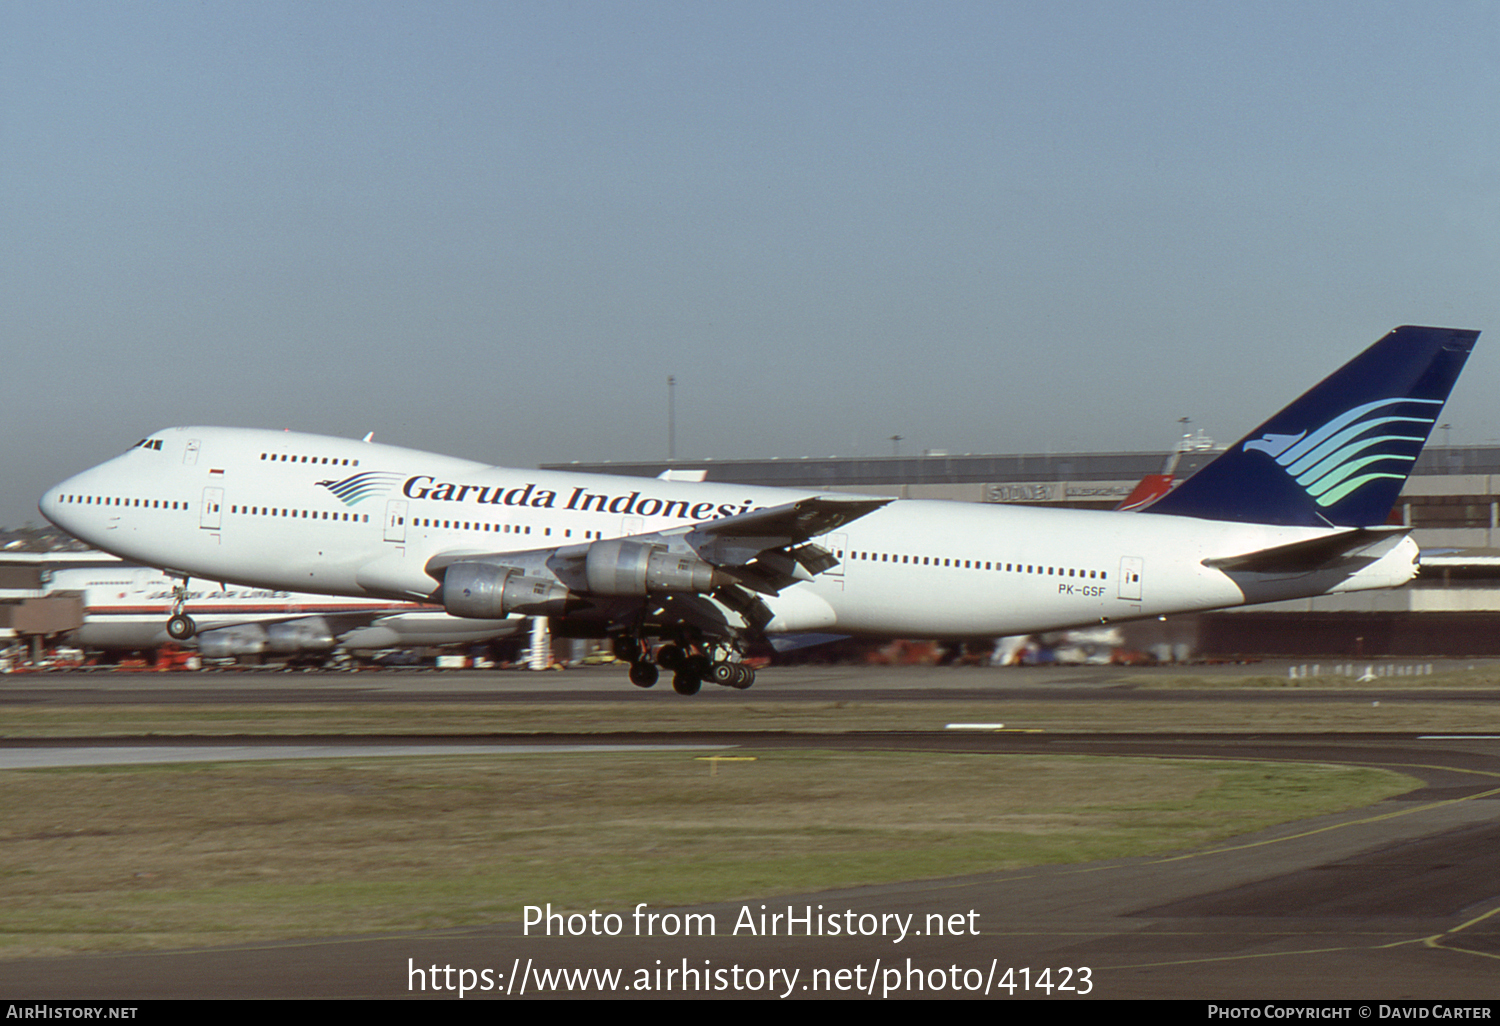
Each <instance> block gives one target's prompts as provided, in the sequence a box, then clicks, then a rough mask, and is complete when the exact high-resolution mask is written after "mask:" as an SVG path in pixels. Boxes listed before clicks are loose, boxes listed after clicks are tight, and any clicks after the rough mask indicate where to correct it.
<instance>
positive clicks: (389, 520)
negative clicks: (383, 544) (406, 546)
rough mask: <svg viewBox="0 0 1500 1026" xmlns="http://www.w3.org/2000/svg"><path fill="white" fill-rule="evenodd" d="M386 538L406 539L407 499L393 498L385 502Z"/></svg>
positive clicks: (394, 540) (389, 540)
mask: <svg viewBox="0 0 1500 1026" xmlns="http://www.w3.org/2000/svg"><path fill="white" fill-rule="evenodd" d="M385 540H386V541H388V542H404V541H406V500H405V499H392V500H390V501H389V502H387V503H386V504H385Z"/></svg>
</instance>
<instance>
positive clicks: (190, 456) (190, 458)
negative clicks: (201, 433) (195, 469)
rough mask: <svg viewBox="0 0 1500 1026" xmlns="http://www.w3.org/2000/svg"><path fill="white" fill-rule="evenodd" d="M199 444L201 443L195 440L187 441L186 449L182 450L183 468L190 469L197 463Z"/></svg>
mask: <svg viewBox="0 0 1500 1026" xmlns="http://www.w3.org/2000/svg"><path fill="white" fill-rule="evenodd" d="M200 444H201V443H200V442H199V441H198V439H196V438H190V439H188V444H187V447H186V448H185V449H183V450H182V464H183V466H186V467H191V466H192V465H193V464H195V463H197V462H198V447H199V445H200Z"/></svg>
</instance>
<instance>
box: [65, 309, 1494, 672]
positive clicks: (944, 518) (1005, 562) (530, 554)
mask: <svg viewBox="0 0 1500 1026" xmlns="http://www.w3.org/2000/svg"><path fill="white" fill-rule="evenodd" d="M1478 335H1479V333H1478V332H1477V331H1463V330H1455V329H1448V328H1422V327H1402V328H1397V329H1395V330H1394V331H1392V332H1390V333H1389V334H1388V335H1386V336H1385V337H1384V338H1382V339H1381V340H1380V341H1379V342H1377V343H1375V345H1373V346H1371V347H1370V348H1369V349H1367V350H1365V351H1364V352H1363V353H1361V354H1360V355H1359V356H1357V357H1355V358H1354V359H1353V360H1352V361H1350V362H1349V363H1348V364H1346V365H1344V367H1342V368H1341V369H1339V370H1338V371H1336V372H1334V374H1332V375H1331V376H1330V377H1328V378H1327V379H1325V380H1324V381H1323V382H1321V383H1320V384H1318V385H1316V386H1314V387H1313V388H1312V389H1311V390H1310V391H1308V392H1307V393H1306V394H1304V395H1303V396H1302V397H1301V398H1299V399H1297V400H1296V401H1294V402H1293V403H1292V404H1291V405H1290V406H1288V407H1286V409H1284V410H1282V411H1281V412H1280V413H1277V414H1276V415H1275V416H1273V417H1272V418H1271V419H1270V420H1268V421H1266V422H1265V423H1264V424H1262V425H1261V426H1260V427H1258V428H1257V429H1256V430H1255V431H1253V432H1251V433H1250V434H1249V435H1248V436H1246V437H1245V438H1244V439H1242V440H1241V441H1240V442H1239V443H1237V444H1236V445H1234V446H1232V447H1230V448H1229V449H1228V450H1226V451H1225V452H1224V453H1223V454H1222V455H1220V456H1219V457H1218V458H1217V459H1215V460H1214V461H1213V462H1211V463H1209V464H1208V465H1207V466H1205V467H1204V468H1203V469H1202V470H1200V471H1199V472H1198V473H1196V474H1194V475H1193V476H1192V477H1191V478H1189V479H1187V480H1186V481H1183V482H1181V483H1180V484H1179V485H1178V486H1177V487H1176V488H1174V489H1173V490H1171V491H1169V492H1167V493H1166V494H1165V495H1163V496H1161V497H1160V498H1157V499H1156V500H1155V501H1154V502H1153V503H1152V504H1151V505H1150V506H1148V507H1147V508H1146V509H1145V511H1143V512H1136V513H1122V512H1114V511H1092V510H1057V509H1036V508H1027V507H1021V506H1005V505H990V504H980V503H960V502H934V501H920V500H890V499H880V498H868V497H855V496H848V495H828V494H818V493H815V492H810V491H806V490H799V489H775V488H756V487H746V486H739V485H732V484H719V483H709V482H692V481H681V480H671V479H668V480H661V479H657V480H652V479H640V478H624V477H610V476H602V475H588V474H574V473H569V472H566V471H558V472H548V471H540V470H510V469H504V468H499V467H490V466H485V465H483V464H480V463H475V462H471V461H468V460H460V459H453V458H450V457H445V456H438V455H435V454H432V453H425V452H417V451H414V450H410V449H401V448H396V447H393V446H388V445H377V444H374V443H372V442H369V441H353V440H346V439H341V438H329V437H324V436H319V435H309V434H297V433H292V432H282V431H265V430H251V429H239V428H222V427H177V428H168V429H166V430H162V431H158V432H156V433H154V434H152V435H149V436H147V437H146V438H143V439H141V440H140V441H139V442H137V443H136V444H135V445H134V446H132V447H131V448H130V449H129V450H128V451H127V452H125V453H124V454H122V455H120V456H118V457H116V458H114V459H112V460H110V461H108V462H106V463H103V464H101V465H100V466H98V467H95V468H93V469H92V470H87V471H84V472H83V473H81V474H78V475H76V476H74V477H71V478H69V479H68V480H66V481H64V482H63V483H61V484H59V485H57V486H56V487H55V488H53V489H51V490H50V491H48V492H47V494H46V495H45V496H43V498H42V500H41V511H42V513H43V514H44V515H45V516H46V517H47V518H48V519H49V520H51V521H52V522H53V523H55V524H57V525H58V526H59V527H61V528H63V529H64V530H66V531H68V532H69V533H70V534H73V535H74V536H76V537H79V538H82V539H84V540H85V541H87V542H89V543H91V544H93V545H96V546H98V547H99V548H101V549H103V550H105V551H107V552H112V553H116V554H118V555H119V556H121V557H122V558H124V559H127V560H130V561H132V562H137V563H143V564H145V565H148V566H154V567H161V568H163V569H164V570H165V571H166V572H167V573H169V574H171V575H172V576H174V577H178V578H181V579H182V580H183V581H184V583H185V582H186V580H187V579H188V578H189V577H199V578H204V579H207V580H210V581H234V582H238V583H240V584H244V585H249V586H253V587H260V588H274V589H283V590H288V591H312V592H327V593H331V594H336V595H351V596H366V597H368V596H374V597H380V598H388V599H396V600H415V601H420V602H430V603H433V604H436V605H441V606H443V607H444V608H445V609H446V610H447V611H448V612H449V613H451V614H453V615H454V616H459V617H466V618H474V619H496V620H498V619H505V618H511V617H519V616H547V617H551V618H552V619H553V625H554V630H556V631H557V632H558V633H560V634H564V635H575V636H593V637H611V638H613V639H614V645H615V651H616V653H617V654H619V655H620V656H621V657H622V658H625V659H627V660H628V661H629V662H630V663H631V669H630V679H631V681H632V682H633V683H635V684H637V685H640V686H642V687H649V686H651V685H652V684H654V683H655V682H656V680H657V675H658V667H662V668H665V669H667V670H669V671H671V672H672V673H673V674H674V677H673V686H674V687H675V688H676V689H677V690H678V691H679V692H681V693H684V694H692V693H695V692H696V691H697V690H698V689H699V686H700V685H701V683H702V682H703V681H704V680H706V679H708V680H713V681H714V682H716V683H720V684H727V685H730V686H735V687H748V686H749V684H750V682H751V681H752V679H753V675H752V673H751V672H750V671H749V669H748V667H746V666H745V665H744V664H743V663H742V662H741V660H740V656H741V655H742V654H743V651H744V648H745V645H746V644H747V642H748V641H749V640H751V639H753V638H754V637H756V636H759V635H765V634H775V633H779V632H789V633H790V632H818V633H839V634H875V635H885V636H907V637H912V636H916V637H975V636H998V635H1006V634H1029V633H1035V632H1038V631H1045V630H1055V629H1061V628H1067V627H1075V626H1081V625H1086V624H1101V623H1112V622H1114V621H1117V620H1126V619H1134V618H1140V617H1148V616H1158V615H1162V614H1167V613H1182V612H1190V611H1198V610H1207V609H1218V608H1222V607H1226V606H1238V605H1245V604H1248V603H1256V602H1269V601H1276V600H1281V599H1290V598H1299V597H1305V596H1309V595H1321V594H1325V593H1330V592H1342V591H1358V590H1363V589H1368V588H1391V587H1396V586H1398V585H1401V584H1404V583H1406V582H1407V581H1408V580H1410V579H1411V578H1412V577H1413V576H1414V575H1415V574H1416V572H1417V563H1418V552H1417V546H1416V543H1415V542H1413V541H1412V540H1411V539H1410V538H1409V537H1408V530H1409V529H1407V528H1403V527H1389V526H1386V520H1387V518H1388V515H1389V513H1390V510H1391V507H1392V505H1393V503H1394V502H1395V498H1396V496H1397V494H1398V493H1399V492H1400V489H1401V486H1402V484H1403V482H1404V481H1405V479H1406V476H1407V474H1408V473H1409V472H1410V469H1411V466H1412V463H1413V461H1414V460H1415V459H1416V457H1417V455H1418V453H1419V452H1420V451H1421V448H1422V445H1423V444H1424V443H1425V442H1426V440H1427V437H1428V435H1429V433H1430V432H1431V430H1432V427H1433V425H1434V424H1435V423H1436V422H1437V420H1438V417H1439V415H1440V413H1441V410H1442V407H1443V404H1444V402H1446V400H1447V398H1448V394H1449V392H1450V391H1451V390H1452V387H1453V384H1454V382H1455V381H1456V380H1457V377H1458V374H1459V372H1460V371H1461V370H1462V368H1463V365H1464V362H1465V361H1466V360H1467V358H1468V355H1469V353H1470V351H1471V350H1472V348H1473V346H1474V343H1475V340H1476V339H1477V337H1478ZM193 630H194V625H193V624H192V621H191V619H190V618H188V617H187V616H185V615H184V614H183V612H182V604H181V602H180V601H179V603H178V604H177V607H176V610H175V612H174V615H173V616H172V618H171V621H170V623H169V631H170V632H171V633H172V634H173V635H174V636H177V637H182V636H185V635H187V634H191V633H192V631H193ZM654 642H660V644H659V645H657V644H653V643H654Z"/></svg>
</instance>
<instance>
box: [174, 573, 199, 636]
mask: <svg viewBox="0 0 1500 1026" xmlns="http://www.w3.org/2000/svg"><path fill="white" fill-rule="evenodd" d="M187 600H188V579H187V578H186V577H183V578H179V579H178V582H177V584H175V585H174V586H173V587H172V615H171V616H170V617H168V618H167V637H169V638H171V639H172V640H173V641H186V640H187V639H188V638H191V637H192V636H193V635H194V634H197V633H198V625H197V624H195V623H194V622H193V618H192V617H191V616H188V615H187V613H186V612H184V610H185V609H186V608H187Z"/></svg>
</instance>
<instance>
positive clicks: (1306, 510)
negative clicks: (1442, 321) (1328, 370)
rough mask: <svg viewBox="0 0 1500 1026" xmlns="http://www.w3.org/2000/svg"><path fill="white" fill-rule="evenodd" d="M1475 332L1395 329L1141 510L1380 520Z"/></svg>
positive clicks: (1361, 522) (1291, 519) (1354, 522)
mask: <svg viewBox="0 0 1500 1026" xmlns="http://www.w3.org/2000/svg"><path fill="white" fill-rule="evenodd" d="M1478 337H1479V332H1477V331H1464V330H1459V329H1454V328H1417V327H1409V326H1408V327H1401V328H1397V329H1396V330H1394V331H1392V332H1391V333H1390V334H1388V335H1386V336H1385V337H1384V338H1382V339H1381V340H1380V341H1379V342H1376V343H1375V344H1374V345H1373V346H1371V347H1370V348H1369V349H1366V350H1365V351H1364V352H1363V353H1360V354H1359V355H1358V356H1356V357H1355V358H1354V359H1353V360H1350V361H1349V362H1348V363H1346V364H1345V365H1344V366H1343V367H1341V368H1339V369H1338V370H1336V371H1334V372H1333V373H1332V374H1331V375H1329V376H1328V377H1327V378H1325V379H1324V380H1323V381H1322V382H1320V383H1319V384H1317V385H1315V386H1313V388H1312V389H1310V390H1309V391H1308V392H1307V393H1306V394H1304V395H1303V396H1302V397H1301V398H1299V399H1297V400H1296V401H1295V402H1293V403H1292V404H1291V405H1290V406H1288V407H1287V408H1286V409H1284V410H1282V411H1281V412H1280V413H1278V414H1276V415H1275V416H1274V417H1272V418H1271V419H1270V420H1268V421H1266V422H1265V423H1264V424H1262V425H1261V426H1260V427H1258V428H1256V429H1255V430H1254V431H1252V432H1250V434H1248V435H1247V436H1245V437H1244V438H1242V439H1240V441H1239V442H1237V443H1236V444H1235V445H1233V446H1231V447H1230V448H1229V449H1228V450H1226V451H1225V452H1224V454H1223V455H1221V456H1219V457H1218V458H1217V459H1216V460H1214V461H1213V462H1212V463H1210V464H1209V465H1208V466H1206V467H1204V468H1203V469H1202V470H1200V471H1198V473H1196V474H1194V475H1193V476H1192V477H1190V478H1188V479H1187V480H1186V481H1184V482H1183V483H1182V484H1180V485H1179V486H1178V487H1177V488H1176V489H1174V490H1173V491H1171V492H1168V493H1167V494H1166V495H1164V496H1162V497H1161V498H1160V499H1158V500H1157V501H1156V502H1154V503H1152V504H1151V505H1150V506H1147V507H1146V509H1145V510H1144V512H1147V513H1166V514H1169V515H1172V516H1185V517H1200V518H1202V519H1205V520H1232V521H1239V522H1244V523H1257V524H1283V525H1290V526H1302V527H1329V526H1334V527H1368V526H1371V525H1375V524H1383V523H1385V520H1386V517H1387V516H1388V515H1389V514H1390V511H1391V507H1392V506H1393V505H1394V504H1395V501H1396V496H1397V495H1399V494H1400V493H1401V487H1402V485H1404V484H1405V483H1406V477H1407V475H1408V474H1410V473H1411V468H1412V465H1413V464H1414V463H1415V462H1416V459H1417V455H1418V454H1419V453H1420V452H1421V451H1422V446H1423V444H1425V443H1426V441H1427V437H1428V435H1429V434H1431V432H1432V428H1433V425H1434V424H1436V423H1437V421H1438V417H1439V416H1440V415H1441V413H1442V409H1443V404H1444V403H1445V402H1446V401H1447V399H1448V393H1449V392H1451V391H1452V390H1453V384H1454V382H1455V381H1457V380H1458V374H1459V372H1460V371H1461V370H1463V367H1464V362H1465V361H1466V360H1467V359H1468V358H1469V352H1470V351H1471V350H1472V349H1473V348H1474V342H1475V340H1476V339H1477V338H1478Z"/></svg>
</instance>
